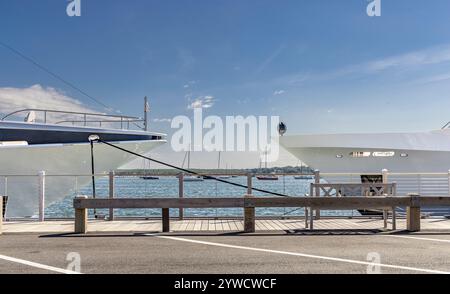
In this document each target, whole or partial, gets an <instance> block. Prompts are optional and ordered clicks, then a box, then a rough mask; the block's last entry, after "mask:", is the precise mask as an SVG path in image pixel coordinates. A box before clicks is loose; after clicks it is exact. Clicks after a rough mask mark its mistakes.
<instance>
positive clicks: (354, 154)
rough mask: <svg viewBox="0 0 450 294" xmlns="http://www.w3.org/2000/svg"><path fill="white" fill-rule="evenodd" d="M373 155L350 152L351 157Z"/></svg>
mask: <svg viewBox="0 0 450 294" xmlns="http://www.w3.org/2000/svg"><path fill="white" fill-rule="evenodd" d="M370 155H371V153H370V152H362V151H358V152H350V157H355V158H356V157H369V156H370Z"/></svg>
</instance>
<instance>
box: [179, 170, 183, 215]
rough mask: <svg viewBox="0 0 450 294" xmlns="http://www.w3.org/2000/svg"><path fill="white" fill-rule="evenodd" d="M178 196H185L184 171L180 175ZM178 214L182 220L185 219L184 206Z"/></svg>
mask: <svg viewBox="0 0 450 294" xmlns="http://www.w3.org/2000/svg"><path fill="white" fill-rule="evenodd" d="M178 197H179V198H183V197H184V174H183V173H181V174H179V175H178ZM178 216H179V219H180V220H183V218H184V210H183V208H180V209H179V212H178Z"/></svg>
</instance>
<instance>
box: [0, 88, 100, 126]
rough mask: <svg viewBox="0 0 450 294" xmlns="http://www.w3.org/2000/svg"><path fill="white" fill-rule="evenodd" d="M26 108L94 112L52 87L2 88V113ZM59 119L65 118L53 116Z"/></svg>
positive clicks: (0, 94) (0, 100) (0, 103)
mask: <svg viewBox="0 0 450 294" xmlns="http://www.w3.org/2000/svg"><path fill="white" fill-rule="evenodd" d="M25 108H44V109H50V110H63V111H76V112H92V109H89V108H88V107H86V106H84V105H83V103H82V102H80V101H78V100H76V99H73V98H71V97H69V96H66V95H65V94H64V93H63V92H61V91H59V90H57V89H55V88H52V87H42V86H41V85H34V86H31V87H28V88H11V87H5V88H0V110H1V112H2V113H4V114H6V113H10V112H13V111H16V110H20V109H25ZM24 115H26V114H24ZM58 117H59V118H60V117H63V116H61V115H53V116H52V118H58Z"/></svg>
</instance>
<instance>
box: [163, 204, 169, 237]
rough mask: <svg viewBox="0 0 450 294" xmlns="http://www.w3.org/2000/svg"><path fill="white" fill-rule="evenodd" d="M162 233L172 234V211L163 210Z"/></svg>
mask: <svg viewBox="0 0 450 294" xmlns="http://www.w3.org/2000/svg"><path fill="white" fill-rule="evenodd" d="M162 231H163V233H168V232H170V210H169V208H163V209H162Z"/></svg>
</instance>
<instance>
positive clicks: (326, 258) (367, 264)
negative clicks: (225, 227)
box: [146, 234, 450, 274]
mask: <svg viewBox="0 0 450 294" xmlns="http://www.w3.org/2000/svg"><path fill="white" fill-rule="evenodd" d="M146 235H147V236H153V237H157V238H161V239H169V240H174V241H181V242H188V243H195V244H202V245H209V246H217V247H224V248H233V249H241V250H250V251H258V252H266V253H275V254H284V255H291V256H300V257H306V258H314V259H322V260H329V261H336V262H344V263H352V264H360V265H366V266H380V267H384V268H393V269H401V270H407V271H414V272H424V273H431V274H450V272H446V271H440V270H432V269H424V268H416V267H409V266H401V265H393V264H383V263H373V262H368V261H360V260H353V259H345V258H337V257H329V256H321V255H312V254H305V253H298V252H290V251H280V250H271V249H264V248H255V247H247V246H239V245H230V244H224V243H215V242H207V241H199V240H192V239H186V238H178V237H172V236H161V235H157V234H146Z"/></svg>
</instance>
